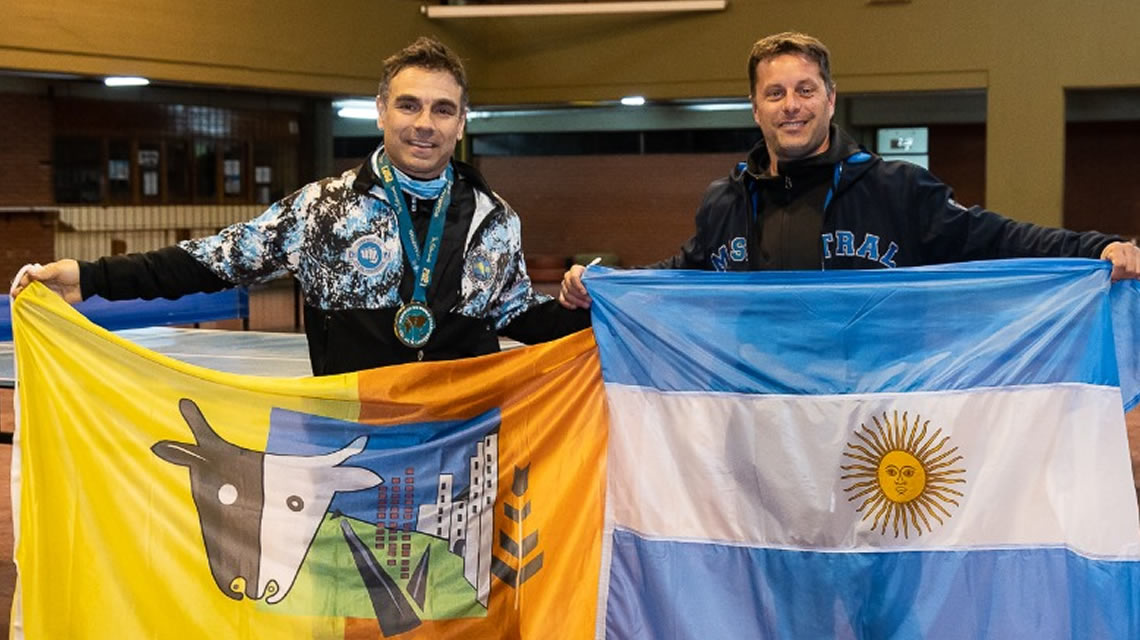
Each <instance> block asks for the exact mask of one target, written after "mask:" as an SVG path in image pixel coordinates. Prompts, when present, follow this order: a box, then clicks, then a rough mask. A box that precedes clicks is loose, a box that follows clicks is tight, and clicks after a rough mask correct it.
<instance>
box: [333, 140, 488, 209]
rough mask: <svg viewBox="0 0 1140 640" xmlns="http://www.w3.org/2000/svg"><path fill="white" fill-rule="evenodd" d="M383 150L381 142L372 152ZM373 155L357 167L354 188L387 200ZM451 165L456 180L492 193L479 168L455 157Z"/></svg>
mask: <svg viewBox="0 0 1140 640" xmlns="http://www.w3.org/2000/svg"><path fill="white" fill-rule="evenodd" d="M383 150H384V145H383V144H381V145H380V146H379V147H377V148H376V150H375V151H373V152H372V153H373V154H376V153H380V152H382V151H383ZM371 157H372V156H371V155H369V159H368V160H367V161H365V162H364V163H362V164H361V165H360V166H358V167H356V169H355V172H356V178H354V179H353V181H352V189H353V190H354V191H357V192H358V193H368V192H370V191H372V192H373V193H378V194H379V195H381V196H382V197H383V198H384V199H385V200H387V197H386V196H383V193H384V186H383V184H381V182H380V176H378V175H376V172H375V171H373V170H372V162H371ZM451 166H452V168H453V169H454V170H455V178H456V180H466V181H468V182H470V183H472V185H474V187H475V189H476V190H478V191H483V192H484V193H491V187H489V186H487V181H486V179H484V178H483V175H482V174H481V173H479V170H478V169H476V168H475V167H473V166H471V165H469V164H467V163H466V162H460V161H458V160H455V159H452V160H451ZM373 189H375V191H373Z"/></svg>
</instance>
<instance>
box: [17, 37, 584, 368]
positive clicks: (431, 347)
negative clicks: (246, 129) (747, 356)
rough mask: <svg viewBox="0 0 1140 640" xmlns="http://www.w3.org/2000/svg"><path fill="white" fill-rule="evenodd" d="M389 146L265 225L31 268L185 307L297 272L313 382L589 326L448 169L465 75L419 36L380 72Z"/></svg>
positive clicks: (515, 227)
mask: <svg viewBox="0 0 1140 640" xmlns="http://www.w3.org/2000/svg"><path fill="white" fill-rule="evenodd" d="M376 106H377V109H378V113H379V118H378V125H379V127H380V129H381V130H382V131H383V144H382V145H381V146H380V147H379V148H378V149H376V150H375V151H374V152H373V153H372V154H371V155H370V156H369V158H368V159H367V161H366V162H365V163H364V164H363V165H362V166H360V167H357V168H355V169H351V170H349V171H347V172H345V173H344V174H342V175H340V176H335V177H331V178H326V179H324V180H320V181H318V182H314V183H311V184H308V185H305V186H304V187H302V188H301V189H299V190H298V191H296V192H295V193H293V194H291V195H289V196H287V197H286V198H284V199H283V200H281V201H279V202H277V203H275V204H273V205H272V206H270V207H269V209H268V210H266V211H265V212H264V213H263V214H262V215H260V216H259V217H257V218H255V219H253V220H250V221H248V222H241V223H237V224H234V225H231V226H229V227H227V228H225V229H223V230H222V231H221V232H219V233H218V234H217V235H214V236H210V237H206V238H197V239H193V240H187V241H184V242H180V243H178V244H177V245H175V246H172V247H166V248H164V249H159V250H157V251H150V252H147V253H141V254H129V255H126V256H114V257H105V258H100V259H99V260H97V261H94V262H77V261H75V260H70V259H65V260H60V261H57V262H53V263H51V264H47V265H44V266H41V267H32V268H29V269H26V270H25V271H24V275H23V276H22V277H21V278H20V280H19V281H18V282H15V283H14V284H13V287H12V295H13V296H16V295H19V293H20V292H21V291H22V290H23V289H24V288H25V287H26V286H27V285H28V284H30V283H31V282H32V281H39V282H43V283H44V284H45V285H47V286H48V287H50V288H51V289H53V290H55V291H56V292H57V293H59V294H60V295H62V296H63V297H64V298H65V299H66V300H68V301H70V302H77V301H79V300H82V299H86V298H88V297H90V296H92V295H96V294H97V295H100V296H102V297H104V298H107V299H111V300H121V299H129V298H142V299H151V298H156V297H165V298H175V297H178V296H181V295H185V294H188V293H194V292H211V291H218V290H221V289H224V288H227V287H232V286H235V285H245V284H252V283H256V282H263V281H266V280H270V279H272V278H276V277H278V276H280V275H283V274H285V273H291V274H292V275H293V276H294V277H295V278H296V279H297V281H298V282H299V283H300V286H301V290H302V293H303V297H304V305H305V308H304V310H305V333H306V336H307V338H308V342H309V355H310V360H311V362H312V366H313V373H314V375H325V374H334V373H343V372H347V371H356V370H361V369H367V368H372V367H377V366H382V365H388V364H396V363H401V362H413V361H417V360H445V359H453V358H463V357H469V356H477V355H483V354H487V353H493V352H495V351H498V349H499V342H498V336H499V334H500V333H501V334H503V335H507V336H509V337H511V338H514V339H516V340H519V341H520V342H526V343H531V342H539V341H543V340H550V339H553V338H557V337H561V336H563V335H567V334H569V333H572V332H574V331H577V330H579V329H582V328H585V327H587V326H589V317H588V314H587V313H586V312H582V311H578V312H571V311H567V310H565V309H563V308H561V307H560V306H559V305H558V304H557V302H556V301H554V300H552V299H550V298H549V297H547V296H543V295H541V294H538V293H537V292H535V291H534V290H533V289H532V287H531V283H530V278H529V277H528V276H527V272H526V263H525V260H524V258H523V252H522V237H521V230H520V225H519V219H518V215H517V214H516V213H515V212H514V211H513V210H512V209H511V208H510V206H509V205H508V204H507V203H506V202H505V201H504V200H503V199H502V198H500V197H499V196H497V195H496V194H495V193H494V192H493V191H492V190H491V188H490V187H488V186H487V184H486V182H485V181H484V179H483V177H482V176H481V175H480V174H479V173H478V171H476V170H475V169H474V168H473V167H470V166H468V165H466V164H463V163H461V162H458V161H455V160H452V158H451V156H452V153H453V152H454V150H455V145H456V143H457V142H458V141H459V140H461V139H462V137H463V131H464V126H465V124H466V111H467V76H466V72H465V71H464V69H463V63H462V62H461V61H460V59H459V58H458V57H457V56H456V55H455V54H454V53H453V52H452V51H451V50H449V49H448V48H447V47H445V46H444V45H442V44H441V43H439V42H437V41H435V40H432V39H430V38H420V39H419V40H417V41H416V42H414V43H413V44H411V45H409V46H408V47H406V48H404V49H402V50H401V51H399V52H397V53H396V54H394V55H393V56H391V57H389V58H388V59H387V60H385V61H384V73H383V77H382V79H381V81H380V86H379V92H378V95H377V98H376Z"/></svg>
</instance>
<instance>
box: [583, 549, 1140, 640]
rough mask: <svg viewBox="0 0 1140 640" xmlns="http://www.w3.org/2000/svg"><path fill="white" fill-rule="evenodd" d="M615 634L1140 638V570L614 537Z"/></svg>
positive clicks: (1053, 560) (1069, 561)
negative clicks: (1139, 609)
mask: <svg viewBox="0 0 1140 640" xmlns="http://www.w3.org/2000/svg"><path fill="white" fill-rule="evenodd" d="M612 549H613V551H612V564H611V574H610V584H609V598H608V606H607V612H606V637H607V638H622V640H657V639H660V638H670V639H672V640H680V639H685V638H694V639H695V638H700V639H701V640H714V639H718V638H750V639H753V640H802V639H804V638H867V639H871V638H874V639H888V638H899V639H903V638H908V639H909V638H923V639H924V640H951V639H952V640H960V639H962V638H1003V639H1004V638H1049V639H1050V640H1063V639H1072V640H1084V639H1088V640H1093V639H1096V640H1135V639H1136V638H1140V614H1138V612H1137V606H1138V605H1137V603H1140V563H1136V562H1110V561H1101V560H1094V559H1089V558H1085V557H1082V556H1079V555H1077V554H1074V553H1072V552H1070V551H1068V550H1065V549H1059V548H1052V549H1034V548H1028V549H1027V548H1015V549H993V550H965V551H962V550H956V551H910V552H896V553H835V552H831V553H824V552H814V551H796V550H779V549H764V548H749V547H736V546H727V545H717V544H696V543H687V542H673V541H651V540H646V539H643V538H641V537H639V536H637V535H635V534H633V533H631V532H629V531H623V530H618V531H615V532H614V537H613V547H612Z"/></svg>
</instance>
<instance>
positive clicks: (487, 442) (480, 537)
mask: <svg viewBox="0 0 1140 640" xmlns="http://www.w3.org/2000/svg"><path fill="white" fill-rule="evenodd" d="M179 411H180V413H181V414H182V416H183V419H184V420H185V421H186V423H187V425H188V426H189V427H190V430H191V432H192V433H193V434H194V437H195V439H196V442H195V443H184V442H174V441H170V440H164V441H162V442H159V443H156V444H155V445H154V446H153V447H152V450H153V451H154V453H155V455H157V456H158V457H160V458H162V459H164V460H166V461H167V462H171V463H173V464H176V465H181V466H185V467H187V468H188V469H189V470H190V485H191V491H192V494H193V496H194V502H195V505H196V507H197V511H198V516H199V520H200V522H201V526H202V538H203V541H204V544H205V552H206V556H207V559H208V561H209V565H210V571H211V573H212V574H213V576H214V581H215V582H216V583H217V585H218V587H219V589H221V590H222V592H223V593H225V594H226V595H227V596H228V597H230V598H233V599H237V600H240V599H242V598H243V597H248V598H250V599H252V600H261V599H264V600H265V602H266V603H267V604H277V603H279V602H282V601H284V600H285V599H286V597H287V596H288V594H289V591H290V589H291V588H292V586H293V582H294V580H295V579H296V577H297V575H298V573H299V572H300V571H301V568H302V566H303V563H304V562H305V560H306V559H309V558H311V562H313V563H316V564H317V565H318V566H321V565H325V566H327V565H328V564H330V563H328V562H327V561H326V562H322V560H324V559H325V557H327V556H329V555H330V554H333V555H335V549H336V547H339V546H341V545H344V546H345V547H347V548H348V549H350V550H351V551H352V557H353V560H354V564H355V565H356V571H357V572H358V573H359V574H360V579H361V581H362V582H363V587H364V588H365V589H366V590H367V592H368V595H369V600H370V602H371V604H372V608H373V610H374V612H375V617H376V619H377V620H378V622H379V625H380V629H381V631H382V632H383V633H384V634H385V635H396V634H398V633H402V632H404V631H408V630H410V629H412V628H415V627H416V626H418V625H419V624H420V618H421V616H422V615H423V612H427V611H433V612H434V613H435V614H436V615H440V614H441V613H443V612H445V611H446V617H463V616H472V617H476V616H485V615H486V611H485V609H486V607H487V606H488V599H489V595H490V589H491V560H492V553H491V549H492V540H493V533H494V522H493V516H494V512H495V503H496V496H497V489H498V479H497V477H498V434H497V429H498V420H497V412H492V413H491V414H490V415H488V416H482V417H479V418H476V419H475V420H474V421H472V422H473V425H471V426H470V427H466V428H464V429H461V430H460V431H459V434H461V436H462V437H461V438H459V439H458V440H457V441H456V442H455V445H456V446H459V447H461V448H462V447H463V445H468V446H467V449H468V450H471V451H472V455H471V456H469V457H468V459H467V460H466V461H465V462H466V463H467V471H468V475H467V478H468V479H469V482H468V483H467V485H466V486H465V487H462V492H461V493H460V494H459V496H458V497H456V498H455V499H453V496H452V491H453V490H455V489H456V486H455V484H454V483H455V481H456V478H457V477H458V478H460V479H462V478H463V474H461V473H455V472H445V471H440V472H438V473H435V478H436V483H435V484H436V486H437V488H438V492H437V497H436V500H435V502H434V503H429V504H419V503H418V502H417V493H416V490H415V487H416V476H417V468H416V466H414V465H413V464H412V463H411V462H412V461H411V460H410V459H409V458H408V457H407V456H405V457H404V459H402V460H400V461H399V462H398V465H399V467H400V468H397V469H395V472H391V471H388V469H387V468H386V465H385V462H386V461H385V460H384V456H383V455H377V454H374V453H372V452H370V451H369V449H368V447H367V441H368V436H367V435H366V434H364V435H359V436H356V437H354V438H352V440H351V441H350V442H346V443H345V445H344V446H343V447H340V448H337V449H335V450H332V451H329V452H328V453H323V454H318V455H305V454H304V453H290V452H286V451H282V452H269V451H267V452H258V451H251V450H248V449H244V448H241V447H238V446H236V445H233V444H232V443H229V442H226V441H224V440H223V439H222V438H220V437H219V436H218V435H217V433H216V432H215V431H214V430H213V428H212V427H211V426H210V424H209V422H208V421H207V419H206V418H205V416H203V415H202V413H201V411H200V410H199V409H198V406H197V404H195V402H194V401H193V400H191V399H188V398H183V399H182V400H180V401H179ZM271 416H276V417H277V418H278V419H277V420H273V418H272V417H271V426H270V429H271V431H270V441H271V442H273V443H275V444H276V445H277V446H278V447H283V443H286V442H292V443H293V444H292V446H290V447H288V448H290V449H294V450H299V451H302V452H304V451H310V450H312V449H313V448H315V447H319V446H320V443H319V442H313V441H306V438H305V434H313V433H315V432H317V431H318V430H320V429H327V428H328V427H329V426H330V425H329V420H328V419H325V418H322V417H320V416H312V415H295V414H291V413H289V412H284V411H281V410H275V411H273V412H272V413H271ZM314 423H319V424H320V428H317V427H315V425H314ZM338 426H339V427H340V428H341V429H342V430H343V431H344V432H345V433H350V432H351V430H352V424H351V423H343V424H340V425H338ZM357 428H358V429H359V427H357ZM405 428H409V427H408V426H407V425H405ZM430 428H431V429H433V430H434V431H435V432H436V433H438V432H439V430H440V427H439V425H432V426H431V427H430ZM291 429H292V430H294V431H296V433H290V432H289V430H291ZM487 429H491V430H490V431H487ZM365 431H367V430H365ZM472 438H474V442H473V443H472V442H470V441H471V440H472ZM387 466H390V465H387ZM373 468H375V469H376V470H377V471H374V470H373ZM385 471H387V475H381V472H385ZM353 493H356V494H358V495H357V496H355V497H353V496H350V495H349V494H353ZM359 494H363V495H359ZM334 498H339V499H338V500H336V504H337V505H338V506H337V508H333V509H330V507H331V505H332V504H333V503H334ZM369 501H371V502H372V505H371V506H369V505H368V504H367V503H368V502H369ZM372 514H375V515H374V517H373V516H372ZM413 515H415V517H413ZM361 531H364V532H366V534H365V535H361V534H360V532H361ZM425 536H431V537H432V538H439V539H442V540H443V541H444V542H445V544H444V545H442V546H441V545H439V544H437V543H435V542H434V541H432V540H427V541H425V540H424V537H425ZM365 539H367V540H371V541H374V545H371V546H370V545H369V544H368V543H367V542H365ZM330 547H331V548H333V549H334V550H333V551H330V550H329V549H330ZM433 548H434V549H435V553H436V555H435V558H436V559H435V562H434V563H433V562H432V555H431V554H432V550H433ZM413 549H414V550H415V557H413ZM441 553H450V554H453V555H455V556H457V557H458V558H459V559H460V564H459V565H458V566H459V568H461V575H462V577H463V578H464V579H465V580H466V581H467V583H468V584H469V585H470V587H471V592H470V594H469V597H468V599H467V601H466V602H464V601H462V600H460V601H459V602H453V603H452V604H451V605H450V607H449V608H443V607H431V608H429V607H428V606H427V601H428V599H429V598H432V599H435V598H438V597H443V598H449V599H451V600H453V601H454V600H455V598H454V596H453V595H449V594H439V595H437V594H435V593H433V592H431V591H430V590H429V588H428V585H429V584H433V583H436V584H438V583H448V584H454V582H455V581H454V580H453V579H452V578H453V577H454V576H447V575H444V576H439V575H434V574H433V571H436V567H437V566H438V567H440V568H443V569H444V570H446V568H448V567H455V566H456V565H455V563H454V562H452V563H446V562H445V561H444V558H445V556H444V555H441ZM413 561H414V565H413ZM340 573H343V572H340ZM436 573H439V571H436ZM308 574H309V575H311V576H313V577H312V578H311V579H313V580H317V581H325V582H327V581H330V580H338V581H341V580H345V576H344V575H339V574H338V573H337V572H334V571H329V570H328V569H321V570H317V571H308ZM318 576H319V577H318ZM433 578H434V579H433ZM313 588H314V590H319V589H321V588H322V585H321V584H320V583H319V582H318V583H317V584H315V585H314V587H313ZM472 601H473V602H474V603H478V604H479V605H481V606H480V607H473V606H472V604H473V602H472ZM411 603H415V605H416V606H415V607H414V608H413V607H412V606H411ZM330 605H331V609H329V607H330ZM324 606H325V607H326V610H321V611H317V610H310V613H324V614H329V613H333V612H336V611H339V610H340V609H341V607H340V606H339V605H337V604H336V603H329V602H327V601H326V603H325V605H324ZM294 608H296V607H294Z"/></svg>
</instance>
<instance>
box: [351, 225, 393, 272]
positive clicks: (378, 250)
mask: <svg viewBox="0 0 1140 640" xmlns="http://www.w3.org/2000/svg"><path fill="white" fill-rule="evenodd" d="M391 259H392V256H391V255H390V254H389V252H387V251H384V244H383V242H381V240H380V236H378V235H376V234H372V235H367V236H363V237H360V238H357V239H356V242H353V243H352V248H350V249H349V250H348V262H349V264H351V265H353V266H354V267H356V270H357V271H359V272H361V273H363V274H364V275H366V276H374V275H376V274H377V273H380V272H381V271H383V270H384V267H386V266H387V265H388V262H389V261H390V260H391Z"/></svg>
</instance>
